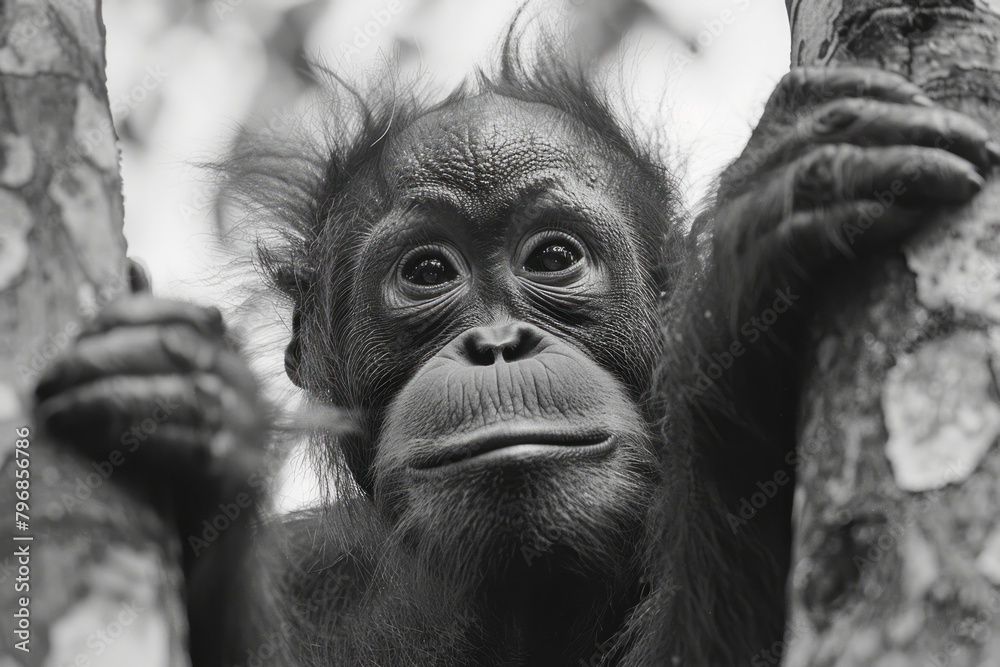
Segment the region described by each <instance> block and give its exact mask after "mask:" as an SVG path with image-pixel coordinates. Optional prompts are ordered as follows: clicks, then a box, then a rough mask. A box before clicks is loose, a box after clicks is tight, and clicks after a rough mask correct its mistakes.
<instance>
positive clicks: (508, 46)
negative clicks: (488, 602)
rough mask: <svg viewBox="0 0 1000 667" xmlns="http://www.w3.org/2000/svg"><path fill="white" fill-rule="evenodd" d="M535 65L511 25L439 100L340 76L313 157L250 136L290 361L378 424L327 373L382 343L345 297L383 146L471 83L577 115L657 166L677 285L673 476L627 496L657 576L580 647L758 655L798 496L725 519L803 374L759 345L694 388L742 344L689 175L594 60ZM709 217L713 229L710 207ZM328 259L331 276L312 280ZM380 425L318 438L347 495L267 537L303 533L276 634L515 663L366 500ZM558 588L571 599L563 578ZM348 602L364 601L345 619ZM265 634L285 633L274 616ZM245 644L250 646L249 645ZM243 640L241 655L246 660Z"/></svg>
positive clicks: (642, 162)
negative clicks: (596, 81) (349, 327)
mask: <svg viewBox="0 0 1000 667" xmlns="http://www.w3.org/2000/svg"><path fill="white" fill-rule="evenodd" d="M537 63H538V64H535V65H528V64H526V63H525V62H524V61H523V60H522V59H521V58H520V57H519V53H518V47H517V39H516V38H515V36H514V32H513V29H512V32H511V36H510V37H509V38H508V40H507V42H506V43H505V46H504V49H503V53H502V56H501V60H500V67H499V72H498V74H496V75H495V76H487V75H480V76H479V78H478V79H477V80H476V82H475V83H473V84H470V85H468V86H465V87H463V88H462V89H460V90H458V91H456V92H454V93H452V94H451V95H450V96H448V97H447V98H446V99H444V100H443V101H438V102H429V101H427V100H426V99H423V98H422V97H421V96H419V95H417V94H415V93H413V92H412V90H410V89H404V90H401V91H400V90H395V91H388V92H382V93H377V94H375V95H374V96H373V97H372V96H365V95H362V94H360V93H357V92H355V91H353V90H352V89H350V88H349V87H346V86H344V85H343V84H340V87H341V89H344V90H347V92H348V96H349V98H350V99H351V100H353V102H354V105H353V106H354V110H355V111H356V115H357V119H358V122H357V124H356V126H355V127H354V128H353V129H352V131H351V132H350V133H349V135H345V134H344V133H343V131H342V128H338V130H337V134H336V135H335V136H337V139H336V140H335V141H334V142H333V143H332V145H331V147H330V148H329V150H328V152H325V153H320V154H317V155H315V156H313V157H311V158H306V157H303V156H302V155H301V154H300V151H299V150H298V148H296V149H291V148H288V147H286V148H279V149H277V150H275V151H272V152H270V153H263V152H261V150H260V149H259V145H258V144H255V146H254V148H253V149H252V150H249V151H247V152H246V153H244V154H242V155H239V156H237V157H236V159H234V160H233V161H232V162H231V164H230V165H228V172H229V176H230V180H229V183H230V184H231V186H232V188H233V190H234V191H237V192H239V193H242V194H241V196H242V197H245V198H246V200H247V201H251V202H253V205H254V206H255V207H256V208H257V211H258V213H257V216H255V217H258V216H259V217H261V218H263V219H266V220H267V221H268V228H269V230H270V231H268V232H266V233H265V236H264V237H262V238H263V240H262V242H261V243H260V244H259V260H260V265H261V267H262V268H263V270H264V272H265V274H266V275H267V276H268V277H269V278H270V280H271V282H272V284H273V286H274V287H275V288H276V289H277V290H279V291H280V293H282V294H283V295H285V296H286V297H287V298H288V300H289V302H290V303H291V305H292V308H293V311H294V312H295V327H296V328H297V331H298V333H299V336H300V338H301V346H302V348H303V349H305V350H307V352H306V353H305V354H304V355H303V359H302V363H301V365H299V366H297V367H295V368H292V369H291V370H292V375H293V376H294V378H295V379H296V381H297V383H298V384H300V385H301V386H302V387H304V388H305V389H306V390H307V391H309V392H310V394H311V395H312V396H313V397H314V398H315V399H316V400H317V401H319V402H328V403H333V404H336V405H344V404H353V405H357V406H359V407H360V410H359V415H358V417H359V419H358V423H360V424H369V425H370V424H377V423H378V416H377V415H371V414H365V406H369V405H374V404H379V403H381V402H383V401H384V397H379V400H377V401H376V400H373V399H372V397H368V396H345V395H344V392H346V391H349V390H350V388H349V387H339V388H334V387H331V386H330V380H329V378H332V377H338V376H339V374H341V373H342V372H343V368H344V364H345V363H346V362H345V361H344V359H343V358H342V356H343V351H344V350H350V349H352V346H356V345H377V344H379V342H380V341H377V340H368V341H351V340H347V338H348V334H347V333H346V332H345V331H344V329H343V328H342V326H341V325H342V323H343V322H344V321H345V319H346V318H345V317H344V313H345V312H346V310H347V309H348V308H350V304H349V303H348V302H347V301H346V295H348V294H349V293H350V285H351V283H352V281H353V280H354V279H355V270H354V269H355V267H354V265H353V263H352V257H353V256H354V252H353V249H354V246H355V244H356V242H357V239H358V235H359V232H360V230H363V229H365V228H366V225H367V224H370V223H369V222H368V221H371V220H375V219H377V217H378V216H379V214H380V212H381V210H382V209H381V207H382V206H384V205H385V202H386V199H387V198H386V196H385V193H386V188H387V185H388V184H386V183H381V182H379V179H378V177H377V174H378V170H377V168H376V167H377V165H378V163H379V161H380V159H381V158H382V151H383V149H384V147H385V146H386V145H387V144H388V143H389V142H390V141H391V140H392V138H393V137H395V136H397V135H398V133H399V132H400V131H401V130H403V129H404V128H405V127H406V126H407V125H408V124H409V123H410V122H412V120H413V119H415V118H417V117H419V116H421V115H422V114H424V113H427V112H429V111H431V110H434V109H437V108H440V107H441V106H445V105H448V104H450V103H453V102H454V101H456V100H458V99H462V98H463V97H466V96H469V95H476V94H480V93H495V94H499V95H503V96H507V97H511V98H516V99H519V100H524V101H533V102H544V103H546V104H549V105H552V106H555V107H557V108H559V109H561V110H562V111H564V112H566V113H567V114H569V115H570V116H572V117H573V118H575V119H577V120H579V121H580V122H582V123H583V124H584V125H586V126H587V127H588V128H590V129H592V130H594V131H595V132H597V133H598V134H600V135H601V136H602V137H604V138H605V140H606V141H607V142H608V145H609V147H610V148H612V149H613V150H615V151H618V152H620V153H621V154H623V155H625V156H627V158H628V159H629V160H630V161H631V162H633V163H634V164H635V165H636V167H637V168H638V169H639V171H640V172H641V173H642V174H643V175H644V178H645V182H644V183H642V184H639V185H638V186H637V188H636V197H635V205H636V207H637V208H638V209H639V210H641V211H642V215H641V218H642V219H643V220H645V221H647V222H648V228H647V229H644V230H642V232H641V233H642V236H643V237H644V238H645V239H647V241H648V245H647V248H646V251H647V253H648V260H649V265H650V270H651V271H652V272H653V274H655V280H656V282H657V283H658V284H659V287H660V288H661V290H662V291H663V293H664V296H663V300H662V301H663V309H662V313H661V318H662V334H663V335H662V339H663V341H665V342H664V343H663V344H662V345H661V343H660V342H657V341H650V342H649V350H650V354H651V356H650V359H651V360H653V359H654V356H653V352H655V351H656V350H658V349H660V350H661V354H660V359H659V361H651V364H650V365H651V367H652V368H655V372H654V373H653V374H652V378H651V379H649V378H647V379H645V380H644V381H645V382H646V384H649V385H651V388H650V389H649V391H648V392H645V395H644V396H643V397H642V398H643V407H644V409H645V411H646V413H647V416H648V418H649V421H650V424H652V428H653V430H654V432H655V438H656V440H657V441H658V443H659V446H658V450H657V451H658V456H659V464H660V470H661V471H663V472H664V474H663V475H662V477H663V480H664V481H663V482H662V484H661V485H660V489H659V491H658V492H657V496H656V498H655V499H654V500H653V501H652V502H644V500H645V499H638V500H640V501H641V502H639V503H637V505H636V507H634V508H630V509H629V510H628V511H640V510H639V509H638V508H640V507H643V508H648V509H645V510H642V511H645V512H646V517H645V524H646V526H647V534H646V535H636V536H631V537H630V538H629V539H630V542H631V543H630V545H628V546H632V547H634V548H635V549H637V550H638V551H639V552H641V553H640V554H639V558H638V559H637V561H636V565H635V566H636V567H639V568H641V570H642V572H643V575H644V581H645V582H646V583H645V584H644V586H643V589H642V591H638V592H637V591H631V592H614V593H613V595H624V594H629V595H635V596H637V597H636V602H637V604H636V605H635V606H634V607H633V609H632V611H631V613H630V614H629V615H628V617H627V618H621V619H618V620H619V621H620V627H619V628H610V629H609V630H608V631H607V632H606V633H605V635H604V637H603V639H601V640H600V642H599V645H595V646H592V647H591V650H589V651H583V652H582V653H581V659H582V660H591V659H594V660H600V659H603V660H604V661H605V662H606V663H608V664H611V663H614V664H626V665H669V664H681V665H697V666H701V665H724V666H729V665H738V664H746V663H748V662H749V660H750V659H751V657H752V656H753V655H755V654H757V653H759V652H761V651H762V650H764V649H767V648H770V647H771V645H772V643H773V642H774V641H776V640H780V639H781V632H782V627H783V620H784V618H783V581H784V575H785V570H786V568H787V561H788V555H787V551H788V525H787V523H788V511H789V505H790V499H789V498H787V497H784V496H781V497H779V498H777V499H775V500H773V501H772V502H771V503H770V504H769V505H768V506H767V507H765V508H764V510H762V512H761V513H760V515H759V516H757V517H756V518H755V519H754V520H753V521H751V522H750V523H749V525H746V526H744V527H742V528H740V529H739V530H737V531H733V530H732V529H731V528H730V526H729V524H728V522H727V519H726V515H727V513H728V512H736V511H737V506H738V503H739V499H740V498H741V497H742V496H744V495H749V493H752V492H753V490H754V486H753V484H754V482H755V481H757V480H763V479H769V478H770V477H771V475H772V474H773V471H774V470H776V469H778V468H781V467H784V466H783V464H782V462H781V458H780V457H781V456H782V454H783V453H784V452H785V451H786V450H787V447H788V445H789V443H790V442H791V437H790V433H788V432H787V429H786V428H785V427H781V426H779V425H778V424H780V423H782V422H781V420H779V419H778V418H779V417H781V416H782V413H783V412H784V413H785V416H786V417H787V411H789V410H790V409H791V406H792V405H793V404H792V403H791V401H790V399H789V398H788V395H787V391H788V389H787V387H785V386H783V385H782V386H775V383H774V380H775V379H779V380H780V379H782V378H787V377H789V376H790V375H791V372H792V371H791V368H790V367H789V366H787V365H785V362H784V361H782V360H780V359H779V360H776V359H774V358H772V357H770V356H764V355H763V354H758V356H756V357H755V356H754V354H755V353H753V352H751V353H750V354H748V355H747V357H746V358H745V359H743V360H741V363H743V364H745V365H746V368H747V369H749V370H747V371H745V372H744V373H743V375H742V376H741V377H747V376H749V375H751V374H752V373H753V372H754V370H755V369H756V368H760V369H761V372H760V375H759V376H758V378H759V381H760V385H755V386H752V387H750V386H735V385H734V384H733V383H732V382H731V381H730V380H729V379H726V378H724V379H723V380H722V381H720V382H719V383H717V384H716V385H715V386H714V387H713V388H711V389H710V390H709V391H707V392H706V393H705V394H704V395H698V394H696V393H695V392H694V391H693V390H692V387H693V386H694V384H695V378H696V372H697V369H698V365H699V364H700V363H702V362H703V361H704V360H705V359H706V358H707V354H708V353H709V351H710V350H713V349H719V346H720V345H721V346H723V349H724V346H725V344H726V341H727V340H728V338H727V335H728V334H727V333H726V332H725V329H726V327H725V326H720V325H719V324H718V323H717V322H714V321H712V320H711V319H706V317H705V316H704V313H705V312H706V311H711V310H712V309H716V310H715V312H716V313H721V312H722V310H721V309H723V308H725V307H726V303H727V302H726V301H725V300H724V299H723V298H722V296H721V295H722V294H724V293H725V291H726V290H730V289H732V286H730V285H720V284H719V282H718V281H719V277H718V276H719V273H718V272H717V271H716V269H715V268H714V266H713V265H712V262H713V259H712V257H711V253H710V252H709V251H707V250H705V249H703V248H702V247H701V246H700V244H699V242H698V239H699V236H700V235H699V233H698V232H699V231H703V229H704V228H703V227H702V226H696V229H695V230H694V231H693V232H692V233H691V234H689V235H688V234H685V232H684V231H683V230H684V227H685V225H684V222H685V221H684V214H683V213H682V212H681V211H680V206H679V204H678V197H677V196H676V187H677V186H676V184H675V182H674V180H673V178H672V177H671V176H670V174H669V172H668V171H667V170H666V169H665V168H664V167H663V166H662V165H661V164H659V163H658V161H657V159H656V153H655V152H654V151H650V150H647V149H646V148H645V147H644V146H643V145H642V143H641V142H640V141H639V140H638V139H637V138H636V137H635V136H633V135H632V133H630V132H629V130H628V128H627V127H625V126H624V125H623V124H622V123H620V122H619V121H618V119H616V118H615V115H614V114H613V113H612V112H611V111H610V109H609V105H608V104H607V103H606V102H605V101H604V100H603V99H602V96H601V94H600V93H599V92H598V90H597V88H596V87H595V86H594V85H593V84H592V83H591V82H590V81H589V80H588V78H587V76H586V75H585V74H584V73H583V69H582V68H574V67H567V66H564V65H563V64H562V63H560V61H559V58H558V54H557V53H555V52H554V50H553V51H550V52H543V53H541V54H539V55H538V59H537ZM337 113H343V108H341V109H338V110H336V111H335V114H337ZM262 193H263V195H265V196H263V197H262ZM275 221H277V223H276V222H275ZM700 224H701V225H708V226H709V228H710V225H711V221H710V219H707V218H706V219H705V220H702V221H701V223H700ZM321 274H322V275H325V276H326V279H324V280H318V279H317V276H318V275H321ZM661 348H662V349H661ZM413 363H414V364H416V363H419V359H414V360H413ZM401 373H402V371H401ZM761 395H768V396H769V397H770V400H772V401H773V402H772V404H771V405H770V406H764V408H763V409H759V410H758V409H757V408H758V405H757V399H755V398H754V397H755V396H761ZM736 406H738V408H737V407H736ZM775 406H777V407H775ZM784 421H786V422H787V421H790V420H788V419H785V420H784ZM367 428H368V429H371V428H372V427H371V426H368V427H367ZM372 436H373V433H371V432H365V427H362V429H361V432H360V433H356V434H355V435H354V436H342V437H340V438H336V439H332V438H324V437H321V436H320V437H316V438H315V441H316V442H315V445H314V447H315V452H316V457H317V462H318V465H320V466H321V467H322V470H323V474H324V475H326V476H328V477H329V478H331V479H333V480H335V481H334V484H333V485H334V489H335V492H336V494H337V496H338V498H337V500H336V501H332V502H329V503H328V504H327V506H326V507H324V508H323V509H322V510H321V511H319V512H316V513H311V514H307V515H303V516H301V517H297V518H293V519H292V520H291V521H289V522H288V523H287V525H286V526H284V527H280V528H278V529H277V530H278V531H279V534H278V535H276V536H275V537H273V538H269V539H268V540H267V542H268V544H270V543H271V542H273V543H277V544H282V545H286V544H287V545H290V546H289V547H288V548H287V549H286V551H285V552H284V555H283V556H282V562H280V564H279V565H278V567H280V568H282V569H284V570H285V574H284V584H283V586H284V587H285V590H284V591H283V594H284V596H285V601H284V602H283V603H282V607H281V609H280V610H279V612H280V613H281V615H282V617H283V619H284V621H283V622H284V623H285V625H283V626H279V627H282V628H285V629H287V630H288V631H287V632H285V631H283V632H282V635H284V636H285V638H286V639H287V640H288V642H287V645H286V646H285V648H284V649H282V650H284V651H288V652H290V653H291V654H292V656H293V657H294V659H295V660H298V661H299V663H296V664H317V665H319V664H324V665H325V664H337V665H339V664H347V663H348V662H350V663H351V664H361V665H369V664H469V663H470V662H471V663H477V662H481V663H485V664H503V662H504V661H507V660H510V659H512V658H514V657H515V656H510V655H507V654H505V653H504V649H503V647H502V646H490V645H485V644H484V642H483V639H482V637H483V635H484V633H483V631H482V628H481V627H479V626H478V621H477V620H476V619H477V615H476V613H475V612H476V610H473V609H467V608H465V607H464V606H463V603H462V602H461V600H462V596H461V595H460V594H459V591H457V590H456V588H460V586H461V581H462V577H460V576H458V577H456V578H455V579H454V580H451V584H450V585H442V582H443V581H444V580H443V579H442V578H440V576H438V575H440V572H433V571H430V570H428V569H427V568H425V567H417V568H416V572H417V573H416V574H413V573H412V568H413V566H414V563H412V562H411V561H409V560H407V558H406V557H405V556H403V555H401V554H402V552H403V550H402V549H398V548H395V547H394V542H393V540H394V539H395V538H393V533H392V532H391V531H390V530H389V528H388V527H386V526H384V525H383V522H382V520H381V519H380V518H379V517H378V516H377V515H376V513H375V512H374V511H373V503H372V500H371V498H370V492H371V490H372V486H373V480H372V477H371V474H370V472H371V466H372V456H373V452H372V447H371V445H370V444H367V443H370V442H372V441H373V437H372ZM789 472H791V471H789ZM790 487H791V485H789V486H788V487H786V491H787V489H789V488H790ZM282 531H287V534H286V533H284V532H282ZM458 553H459V554H461V553H463V552H462V551H461V550H459V551H458ZM462 560H463V558H462V556H461V555H458V556H454V557H453V562H452V563H449V564H448V565H449V566H450V567H453V568H455V569H457V570H460V569H461V565H462ZM626 560H628V559H626ZM511 574H512V575H513V574H515V573H511ZM553 591H554V593H556V594H567V593H566V591H565V590H564V589H561V588H560V587H559V584H558V582H554V583H553ZM348 609H361V610H362V611H361V612H360V613H352V614H350V615H349V616H348V615H345V610H348ZM345 619H347V620H345ZM260 636H261V637H262V638H266V637H270V636H271V635H270V634H269V631H268V629H264V630H263V631H262V633H261V635H260ZM244 649H245V650H248V651H250V653H251V654H255V646H253V645H250V646H248V647H244ZM244 649H241V650H240V651H238V653H239V655H236V656H234V659H235V660H236V661H239V662H240V663H241V664H243V662H244V661H245V660H246V653H245V651H244ZM594 664H596V662H595V663H594Z"/></svg>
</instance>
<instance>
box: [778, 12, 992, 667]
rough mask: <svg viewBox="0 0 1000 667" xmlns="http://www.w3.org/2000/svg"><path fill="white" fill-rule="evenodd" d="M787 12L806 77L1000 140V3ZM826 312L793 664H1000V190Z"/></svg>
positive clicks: (812, 380)
mask: <svg viewBox="0 0 1000 667" xmlns="http://www.w3.org/2000/svg"><path fill="white" fill-rule="evenodd" d="M788 4H789V15H790V19H791V25H792V64H793V65H829V66H837V65H843V64H861V65H868V66H874V67H880V68H883V69H886V70H891V71H894V72H899V73H902V74H904V75H905V76H907V77H908V78H910V79H912V80H913V81H914V82H916V83H917V84H919V85H921V86H923V87H924V89H925V90H926V91H927V93H928V96H930V97H931V98H933V99H935V100H937V101H938V102H940V103H941V104H944V105H946V106H949V107H952V108H955V109H959V110H962V111H964V112H966V113H968V114H970V115H972V116H973V117H975V118H977V119H979V120H980V121H981V122H983V123H984V124H985V125H986V126H987V127H988V128H990V129H991V130H993V131H994V132H993V134H994V136H997V135H998V134H1000V107H998V101H1000V51H998V39H1000V17H998V15H997V11H1000V3H998V2H996V1H995V0H992V2H986V1H985V0H976V1H975V2H974V1H973V0H950V1H949V0H939V1H937V2H932V1H930V0H891V1H887V0H789V3H788ZM888 205H890V206H891V205H892V204H891V203H889V204H888ZM876 224H877V222H876ZM820 303H822V304H823V305H822V307H821V309H820V313H819V316H818V317H817V319H816V321H815V323H814V325H813V327H812V329H811V334H810V335H811V341H810V347H811V349H812V362H813V363H812V364H811V365H810V368H811V370H810V371H809V375H808V377H807V379H806V385H805V390H804V394H803V404H802V412H801V414H800V436H799V437H800V439H799V461H798V473H799V477H798V489H797V495H796V507H795V517H794V521H795V533H796V534H795V545H794V555H793V563H794V570H793V574H792V577H791V580H790V584H789V592H790V599H791V615H790V625H789V630H788V635H787V639H788V646H786V647H783V648H784V649H785V651H784V653H785V656H786V657H785V664H786V665H793V666H798V665H881V666H890V665H891V666H893V667H895V666H904V665H916V666H923V665H938V666H942V665H949V666H951V667H964V666H966V665H996V664H998V661H1000V588H998V587H1000V521H998V518H1000V517H998V512H997V508H998V507H1000V483H998V479H1000V449H998V448H997V447H996V446H995V441H996V440H997V436H998V434H1000V402H998V388H997V371H998V370H1000V183H998V181H997V179H996V178H995V177H993V178H991V179H990V180H989V181H988V183H987V186H986V188H985V189H984V190H983V191H982V192H981V193H980V194H979V195H978V196H977V198H976V199H975V200H974V201H973V202H972V203H971V204H970V205H969V206H966V207H963V208H962V209H959V210H952V211H947V212H946V213H945V214H943V215H941V216H939V217H938V218H937V219H936V220H934V221H932V222H930V223H929V224H928V228H927V229H926V230H925V231H923V232H922V233H921V234H920V235H918V237H917V238H915V239H913V240H912V241H911V242H910V243H908V244H907V245H906V246H905V247H904V249H903V252H901V253H895V254H893V255H892V256H890V257H888V258H878V259H875V260H873V261H869V262H867V263H865V264H863V265H862V266H861V267H860V268H858V267H854V268H852V269H851V270H850V271H849V272H844V273H842V274H840V275H838V276H837V277H836V279H834V280H833V281H831V283H830V284H829V285H828V286H827V288H826V289H825V293H824V294H823V295H822V298H821V301H820Z"/></svg>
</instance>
